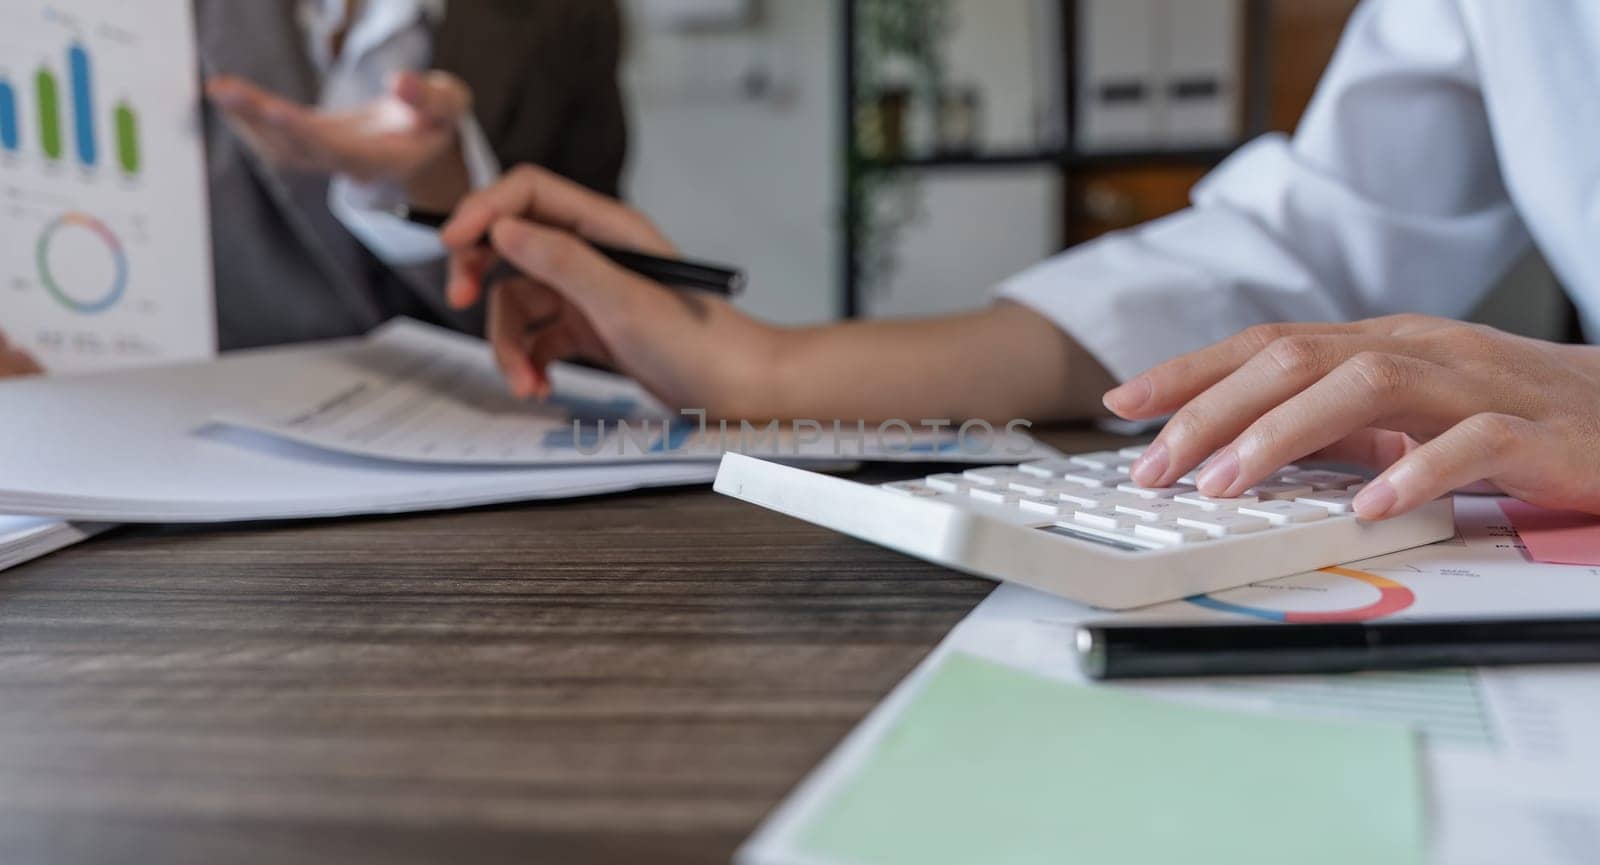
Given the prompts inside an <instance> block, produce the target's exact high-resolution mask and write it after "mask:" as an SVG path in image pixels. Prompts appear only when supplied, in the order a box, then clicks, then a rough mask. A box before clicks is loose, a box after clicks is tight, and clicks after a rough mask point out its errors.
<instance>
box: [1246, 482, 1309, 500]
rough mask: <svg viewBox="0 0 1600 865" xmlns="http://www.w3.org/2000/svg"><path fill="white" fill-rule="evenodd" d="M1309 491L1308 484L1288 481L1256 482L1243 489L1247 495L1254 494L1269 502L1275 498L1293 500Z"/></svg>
mask: <svg viewBox="0 0 1600 865" xmlns="http://www.w3.org/2000/svg"><path fill="white" fill-rule="evenodd" d="M1311 492H1312V490H1311V485H1310V484H1294V483H1289V482H1288V481H1268V482H1266V483H1264V484H1256V485H1255V486H1253V487H1251V488H1250V489H1247V490H1245V491H1244V494H1245V495H1247V496H1255V497H1256V498H1258V499H1260V500H1262V501H1264V502H1270V501H1274V500H1277V499H1287V500H1289V501H1294V500H1295V499H1297V498H1299V497H1301V496H1307V495H1310V494H1311Z"/></svg>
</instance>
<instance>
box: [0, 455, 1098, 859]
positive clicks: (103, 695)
mask: <svg viewBox="0 0 1600 865" xmlns="http://www.w3.org/2000/svg"><path fill="white" fill-rule="evenodd" d="M1047 438H1049V439H1050V440H1051V441H1052V442H1053V443H1055V444H1056V445H1058V446H1059V447H1062V448H1064V449H1067V450H1075V451H1083V450H1091V449H1096V448H1098V447H1101V446H1104V445H1105V444H1107V443H1108V442H1112V443H1115V442H1120V440H1115V439H1109V437H1107V436H1104V435H1100V434H1096V433H1092V432H1087V431H1061V432H1057V433H1054V434H1051V435H1049V436H1047ZM925 470H926V468H925V467H912V468H910V469H905V468H901V469H890V468H884V467H878V468H875V469H872V470H870V471H869V472H868V473H866V474H865V475H864V476H863V479H870V480H887V479H891V478H892V477H895V476H912V475H916V474H921V473H922V472H923V471H925ZM895 472H898V475H896V474H895ZM990 588H991V584H989V583H988V582H985V581H982V580H977V579H973V578H969V577H964V576H960V575H958V574H955V573H952V572H950V571H946V570H942V569H940V568H936V567H933V566H930V565H926V564H923V563H921V562H918V561H915V560H912V559H909V558H906V557H904V556H900V555H897V554H895V553H891V552H888V551H885V550H883V549H880V548H877V547H874V546H871V545H869V544H865V543H861V542H858V541H855V540H851V539H849V538H846V537H843V536H841V535H838V534H835V533H832V532H828V531H824V530H821V529H818V528H815V527H813V526H811V525H808V524H806V523H802V522H799V521H797V520H793V519H790V518H787V517H783V516H779V515H777V514H774V513H770V512H767V511H764V510H761V509H758V508H755V507H752V506H748V505H745V504H742V503H739V502H736V501H733V500H731V499H727V498H724V497H721V496H717V495H715V494H713V493H711V492H710V491H708V490H706V489H704V488H699V489H683V490H668V491H658V492H649V493H640V494H629V495H620V496H610V497H601V498H590V499H583V500H578V501H571V502H565V503H557V504H543V505H525V506H515V507H503V508H494V509H483V510H474V511H467V512H456V513H442V514H430V515H423V516H410V517H396V518H371V519H356V520H342V521H335V522H316V523H300V524H278V525H252V526H244V527H221V528H217V527H205V528H202V527H172V528H164V527H143V528H127V529H121V530H118V531H116V532H115V533H113V534H111V535H108V536H105V537H103V538H100V539H98V540H95V541H93V542H90V543H87V544H85V545H83V546H81V547H78V548H76V549H71V550H67V551H64V552H62V553H58V554H57V555H54V556H51V557H49V558H46V559H43V560H41V561H38V562H34V563H32V564H29V565H26V566H23V567H21V568H18V569H16V570H13V571H10V572H7V573H4V574H0V863H6V865H23V863H29V865H31V863H52V865H53V863H102V862H105V863H111V862H115V863H161V865H186V863H197V865H199V863H205V865H219V863H257V862H260V863H266V862H274V863H277V862H289V863H298V865H317V863H351V862H382V863H388V865H398V863H413V862H415V863H424V862H426V863H489V862H517V863H532V862H553V863H563V865H580V863H591V862H596V863H598V862H605V863H630V865H635V863H636V865H645V863H650V865H664V863H679V862H683V863H690V862H692V863H717V862H725V861H727V860H728V858H729V856H730V854H731V853H732V852H733V850H734V849H735V847H736V846H737V845H738V844H739V843H740V841H741V840H742V839H744V838H745V837H746V836H747V835H748V834H749V833H750V832H751V831H752V830H753V829H754V828H755V826H756V824H757V823H758V822H759V821H760V819H761V818H762V817H763V816H764V815H765V814H766V813H767V812H768V811H769V810H770V809H771V808H772V807H773V806H774V805H776V804H777V803H778V802H779V801H780V800H781V799H782V798H783V796H784V795H785V794H786V793H787V792H788V791H789V789H790V788H791V787H792V786H793V785H794V784H795V783H796V782H797V781H799V780H800V778H801V777H802V776H803V775H804V774H805V773H806V771H807V770H809V769H810V768H811V767H812V766H814V765H815V764H816V763H817V762H818V761H819V760H820V759H822V757H823V756H824V755H825V754H826V753H827V752H828V750H829V749H830V748H831V747H832V746H833V745H834V744H835V743H836V742H837V741H838V740H839V739H840V737H841V736H843V735H844V734H845V733H846V732H847V731H848V730H849V729H850V728H851V727H852V726H853V725H854V724H855V723H856V722H857V721H859V720H860V719H861V718H862V716H863V715H864V714H865V713H866V712H867V711H868V710H869V709H871V708H872V706H873V705H874V704H875V703H876V702H877V701H878V700H879V699H880V698H881V697H882V696H883V695H884V694H885V693H886V692H887V691H888V690H889V689H890V688H891V687H892V686H893V685H894V684H895V683H896V682H897V681H898V680H899V679H900V678H901V677H902V676H903V675H904V674H905V673H906V672H908V671H909V670H910V669H911V668H912V666H913V665H915V664H916V662H917V660H918V659H919V658H921V657H922V656H923V655H924V654H925V653H926V652H927V651H928V650H929V649H931V648H932V647H933V646H934V644H935V643H937V642H938V640H939V639H940V638H941V637H942V636H943V635H944V634H945V632H946V631H947V630H949V628H950V627H951V626H953V625H954V624H955V623H956V622H957V621H959V620H960V619H961V617H962V616H964V615H966V613H967V611H968V610H970V609H971V608H972V607H973V605H974V604H976V603H977V602H978V601H979V600H980V599H982V598H983V597H984V595H986V594H987V593H988V591H989V590H990Z"/></svg>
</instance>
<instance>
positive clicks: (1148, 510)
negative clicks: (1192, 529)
mask: <svg viewBox="0 0 1600 865" xmlns="http://www.w3.org/2000/svg"><path fill="white" fill-rule="evenodd" d="M1113 507H1115V508H1116V509H1117V510H1119V511H1122V512H1123V513H1125V514H1132V515H1134V516H1136V517H1138V518H1139V519H1141V520H1162V519H1176V518H1177V517H1179V516H1204V515H1205V513H1206V512H1205V511H1202V510H1200V509H1199V508H1197V507H1195V506H1194V505H1186V504H1183V503H1182V502H1175V501H1173V500H1172V499H1139V500H1138V501H1135V502H1125V503H1123V504H1118V505H1113Z"/></svg>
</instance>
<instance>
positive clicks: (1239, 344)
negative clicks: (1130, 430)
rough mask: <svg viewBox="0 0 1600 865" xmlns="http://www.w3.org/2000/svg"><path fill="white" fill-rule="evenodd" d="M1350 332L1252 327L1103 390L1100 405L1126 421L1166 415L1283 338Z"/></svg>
mask: <svg viewBox="0 0 1600 865" xmlns="http://www.w3.org/2000/svg"><path fill="white" fill-rule="evenodd" d="M1353 332H1356V325H1349V324H1325V323H1318V324H1258V325H1256V326H1254V327H1249V328H1246V329H1244V330H1242V331H1240V332H1239V333H1237V334H1234V335H1233V336H1231V337H1228V338H1227V339H1225V340H1223V341H1222V342H1219V343H1216V344H1214V345H1210V346H1207V347H1206V348H1202V349H1200V350H1199V351H1192V352H1190V353H1188V354H1185V355H1181V356H1179V357H1175V358H1173V359H1172V360H1169V361H1166V362H1165V363H1161V364H1157V365H1156V366H1154V367H1151V368H1150V369H1149V370H1147V371H1145V372H1144V373H1141V374H1140V375H1138V376H1136V377H1134V378H1133V379H1131V380H1129V381H1127V382H1125V383H1124V384H1122V385H1121V386H1119V387H1115V388H1112V389H1111V390H1109V391H1107V392H1106V395H1105V400H1104V401H1105V406H1106V408H1108V409H1110V410H1111V411H1112V412H1114V413H1116V414H1117V415H1118V416H1120V417H1124V418H1127V419H1128V420H1148V419H1150V418H1158V417H1161V416H1162V415H1168V414H1172V413H1173V412H1175V411H1177V410H1178V409H1180V408H1182V407H1183V406H1184V405H1185V404H1187V403H1188V402H1189V401H1190V400H1192V399H1194V398H1195V397H1197V396H1199V395H1200V394H1202V393H1204V392H1205V391H1206V390H1207V389H1209V388H1210V387H1211V386H1212V385H1215V384H1216V383H1217V382H1220V381H1222V380H1223V379H1224V378H1226V377H1228V376H1229V375H1231V374H1232V373H1233V372H1234V371H1235V370H1237V369H1239V367H1241V366H1243V365H1244V364H1245V362H1247V361H1249V360H1250V359H1251V358H1252V357H1255V356H1256V355H1258V354H1260V353H1261V352H1262V351H1263V350H1264V349H1266V347H1267V346H1269V345H1271V344H1272V343H1274V342H1276V341H1277V340H1279V339H1282V338H1284V337H1287V336H1298V335H1323V334H1340V333H1353Z"/></svg>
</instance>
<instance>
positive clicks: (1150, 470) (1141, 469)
mask: <svg viewBox="0 0 1600 865" xmlns="http://www.w3.org/2000/svg"><path fill="white" fill-rule="evenodd" d="M1171 463H1172V458H1171V457H1170V456H1169V455H1168V454H1167V446H1166V445H1164V444H1162V443H1161V442H1151V443H1150V446H1149V447H1147V448H1145V449H1144V453H1142V454H1140V455H1139V458H1138V459H1136V460H1134V461H1133V465H1132V466H1130V467H1129V468H1128V475H1129V476H1130V477H1132V478H1133V482H1134V483H1136V484H1138V485H1140V486H1144V487H1148V486H1154V485H1155V484H1156V483H1158V482H1159V481H1160V480H1161V476H1162V475H1164V474H1166V473H1167V466H1168V465H1170V464H1171Z"/></svg>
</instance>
